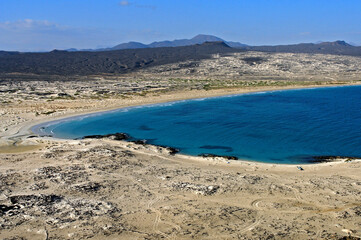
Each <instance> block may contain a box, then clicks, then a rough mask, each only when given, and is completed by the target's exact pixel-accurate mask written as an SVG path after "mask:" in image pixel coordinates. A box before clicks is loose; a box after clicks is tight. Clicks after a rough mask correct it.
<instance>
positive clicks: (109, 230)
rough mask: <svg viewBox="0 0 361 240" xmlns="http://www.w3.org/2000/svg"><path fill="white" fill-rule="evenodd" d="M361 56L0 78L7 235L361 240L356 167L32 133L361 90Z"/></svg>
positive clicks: (359, 165)
mask: <svg viewBox="0 0 361 240" xmlns="http://www.w3.org/2000/svg"><path fill="white" fill-rule="evenodd" d="M360 60H361V59H360V58H359V57H351V56H336V55H320V54H295V53H292V54H291V53H260V52H244V53H232V54H228V55H227V56H219V55H214V56H213V57H212V58H210V59H205V60H199V61H186V62H181V63H174V64H168V65H162V66H156V67H151V68H145V69H142V70H140V71H138V72H134V73H129V74H123V75H97V76H87V77H77V78H74V79H66V80H65V79H63V78H62V77H54V76H45V77H44V76H37V75H20V74H3V75H2V76H1V81H0V97H1V98H0V99H1V102H0V106H1V108H0V137H1V138H0V162H1V166H0V215H1V218H0V237H1V238H2V239H85V238H87V239H162V238H164V239H166V238H170V239H347V237H348V238H349V239H359V238H360V237H361V174H360V172H361V161H360V160H358V159H351V160H349V159H347V158H340V159H337V160H338V161H335V162H327V163H320V164H313V165H302V167H303V168H304V171H300V170H298V169H297V167H296V166H295V165H277V164H264V163H257V162H246V161H241V160H239V161H229V160H226V159H223V158H201V157H190V156H184V155H180V154H176V155H172V154H170V152H169V150H168V149H166V148H164V147H157V146H152V145H147V144H145V145H143V144H135V143H130V142H126V141H116V140H112V139H84V140H59V139H52V138H49V137H39V136H36V135H34V134H33V133H31V132H30V131H29V129H30V127H31V126H33V125H35V124H37V123H40V122H45V121H50V120H53V119H59V118H62V117H66V116H71V115H79V114H85V113H89V112H95V111H102V110H109V109H114V108H120V107H126V106H134V105H141V104H148V103H158V102H167V101H173V100H180V99H189V98H200V97H210V96H219V95H226V94H237V93H244V92H251V91H266V90H274V89H289V88H304V87H325V86H338V85H353V84H360V83H361V61H360Z"/></svg>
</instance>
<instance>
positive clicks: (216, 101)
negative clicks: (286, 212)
mask: <svg viewBox="0 0 361 240" xmlns="http://www.w3.org/2000/svg"><path fill="white" fill-rule="evenodd" d="M32 130H33V131H34V132H35V133H39V134H43V135H44V134H45V135H46V134H51V135H53V136H54V137H56V138H66V139H75V138H81V137H83V136H86V135H94V134H109V133H116V132H123V133H127V134H129V135H130V136H132V137H133V138H134V139H146V140H148V143H150V144H156V145H166V146H170V147H175V148H178V149H180V152H181V153H183V154H188V155H199V154H203V153H210V154H217V155H227V156H236V157H238V158H240V159H245V160H251V161H261V162H268V163H281V164H301V163H310V162H312V157H313V156H324V155H332V156H352V157H361V86H347V87H325V88H314V89H298V90H282V91H272V92H259V93H249V94H241V95H229V96H224V97H214V98H204V99H193V100H184V101H177V102H171V103H163V104H154V105H146V106H138V107H130V108H123V109H118V110H114V111H108V112H103V113H96V114H88V115H84V116H79V117H73V118H67V119H63V120H60V121H54V122H48V123H44V124H41V125H38V126H35V127H34V128H33V129H32Z"/></svg>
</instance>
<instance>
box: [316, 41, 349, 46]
mask: <svg viewBox="0 0 361 240" xmlns="http://www.w3.org/2000/svg"><path fill="white" fill-rule="evenodd" d="M320 44H321V45H328V46H346V47H349V46H352V45H350V44H348V43H347V42H345V41H342V40H337V41H334V42H322V43H320Z"/></svg>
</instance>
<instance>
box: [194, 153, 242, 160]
mask: <svg viewBox="0 0 361 240" xmlns="http://www.w3.org/2000/svg"><path fill="white" fill-rule="evenodd" d="M198 156H201V157H204V158H207V157H210V158H216V157H221V158H225V159H228V160H238V157H235V156H222V155H216V154H211V153H202V154H199V155H198Z"/></svg>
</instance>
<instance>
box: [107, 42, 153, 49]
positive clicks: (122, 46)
mask: <svg viewBox="0 0 361 240" xmlns="http://www.w3.org/2000/svg"><path fill="white" fill-rule="evenodd" d="M137 48H147V45H145V44H143V43H140V42H127V43H121V44H118V45H116V46H114V47H112V48H110V49H109V50H120V49H137Z"/></svg>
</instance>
